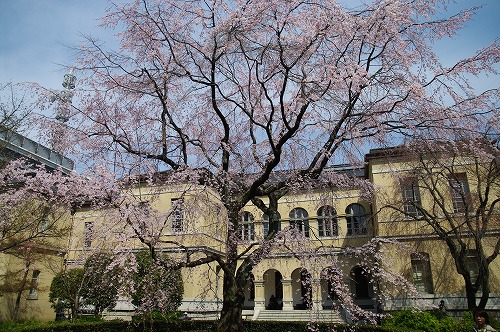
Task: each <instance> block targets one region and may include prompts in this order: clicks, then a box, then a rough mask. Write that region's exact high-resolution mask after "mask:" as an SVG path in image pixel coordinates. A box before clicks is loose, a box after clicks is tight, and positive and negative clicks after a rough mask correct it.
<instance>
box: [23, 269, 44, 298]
mask: <svg viewBox="0 0 500 332" xmlns="http://www.w3.org/2000/svg"><path fill="white" fill-rule="evenodd" d="M40 273H41V271H40V270H33V272H32V274H31V284H30V289H29V292H28V296H27V298H26V299H27V300H38V284H39V281H40Z"/></svg>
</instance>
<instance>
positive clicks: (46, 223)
mask: <svg viewBox="0 0 500 332" xmlns="http://www.w3.org/2000/svg"><path fill="white" fill-rule="evenodd" d="M48 227H49V216H47V215H44V216H43V217H42V219H41V220H40V224H39V227H38V230H39V231H40V232H45V231H46V230H47V228H48Z"/></svg>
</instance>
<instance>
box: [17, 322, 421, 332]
mask: <svg viewBox="0 0 500 332" xmlns="http://www.w3.org/2000/svg"><path fill="white" fill-rule="evenodd" d="M215 324H216V323H215V322H213V321H178V322H165V321H151V322H148V321H145V322H133V323H131V322H123V321H102V322H77V323H69V322H62V323H50V324H43V325H38V324H37V326H31V327H29V326H23V327H21V326H20V327H19V329H16V328H14V329H9V331H10V332H18V331H27V332H115V331H120V332H146V331H148V332H149V331H155V332H178V331H192V332H194V331H197V332H212V331H215ZM311 324H313V323H306V322H261V321H259V322H257V321H245V322H244V325H245V330H246V332H283V331H286V332H309V331H310V329H309V327H314V329H313V330H314V331H317V332H331V331H336V332H354V331H356V332H395V331H400V332H406V331H407V332H411V331H415V330H401V328H398V329H397V330H395V329H391V328H387V327H380V326H373V325H357V326H352V325H351V326H348V325H335V326H333V325H331V324H324V323H321V324H313V325H312V326H311Z"/></svg>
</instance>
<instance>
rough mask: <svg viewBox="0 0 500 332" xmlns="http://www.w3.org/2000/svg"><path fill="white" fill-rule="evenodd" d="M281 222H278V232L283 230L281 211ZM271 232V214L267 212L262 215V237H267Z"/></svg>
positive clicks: (279, 215)
mask: <svg viewBox="0 0 500 332" xmlns="http://www.w3.org/2000/svg"><path fill="white" fill-rule="evenodd" d="M277 213H278V217H279V222H278V232H280V231H281V214H280V213H279V212H277ZM267 234H269V216H268V215H267V214H265V213H264V214H263V215H262V237H263V238H265V237H266V236H267Z"/></svg>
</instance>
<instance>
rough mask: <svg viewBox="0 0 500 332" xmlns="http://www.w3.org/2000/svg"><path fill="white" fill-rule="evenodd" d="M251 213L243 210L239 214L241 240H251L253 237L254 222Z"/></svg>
mask: <svg viewBox="0 0 500 332" xmlns="http://www.w3.org/2000/svg"><path fill="white" fill-rule="evenodd" d="M253 220H254V218H253V215H252V214H251V213H250V212H248V211H244V212H243V213H242V214H241V220H240V226H239V233H238V235H239V239H240V240H243V241H253V239H254V224H253Z"/></svg>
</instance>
